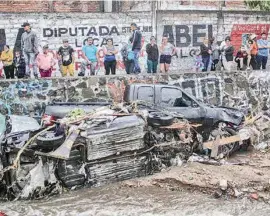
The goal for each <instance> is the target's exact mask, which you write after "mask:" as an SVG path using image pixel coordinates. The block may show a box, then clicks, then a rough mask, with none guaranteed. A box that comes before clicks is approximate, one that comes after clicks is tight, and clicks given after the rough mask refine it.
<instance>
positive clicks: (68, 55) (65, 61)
mask: <svg viewBox="0 0 270 216" xmlns="http://www.w3.org/2000/svg"><path fill="white" fill-rule="evenodd" d="M57 56H58V59H59V60H60V61H61V66H60V67H61V72H62V76H67V74H68V73H69V75H70V76H74V60H75V57H74V49H73V48H72V47H71V46H70V45H69V44H68V39H64V40H63V45H62V46H61V47H60V48H59V49H58V52H57Z"/></svg>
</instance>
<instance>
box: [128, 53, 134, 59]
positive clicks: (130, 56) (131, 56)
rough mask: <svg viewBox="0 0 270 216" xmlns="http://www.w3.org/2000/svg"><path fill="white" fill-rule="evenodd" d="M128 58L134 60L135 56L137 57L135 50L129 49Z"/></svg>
mask: <svg viewBox="0 0 270 216" xmlns="http://www.w3.org/2000/svg"><path fill="white" fill-rule="evenodd" d="M127 58H128V60H134V58H135V54H134V52H133V51H129V52H128V56H127Z"/></svg>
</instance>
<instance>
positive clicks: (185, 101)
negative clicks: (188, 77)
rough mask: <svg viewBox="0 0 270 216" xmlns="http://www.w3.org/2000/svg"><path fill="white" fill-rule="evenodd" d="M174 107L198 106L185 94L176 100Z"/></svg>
mask: <svg viewBox="0 0 270 216" xmlns="http://www.w3.org/2000/svg"><path fill="white" fill-rule="evenodd" d="M174 106H176V107H199V105H198V104H197V103H196V102H195V101H194V100H193V99H192V98H190V97H189V96H187V95H186V94H185V93H183V94H182V97H181V98H177V99H176V101H175V103H174Z"/></svg>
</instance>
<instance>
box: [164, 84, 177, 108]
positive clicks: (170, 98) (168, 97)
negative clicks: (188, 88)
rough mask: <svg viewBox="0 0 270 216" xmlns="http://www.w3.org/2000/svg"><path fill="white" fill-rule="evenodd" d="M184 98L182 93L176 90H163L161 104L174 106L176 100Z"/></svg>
mask: <svg viewBox="0 0 270 216" xmlns="http://www.w3.org/2000/svg"><path fill="white" fill-rule="evenodd" d="M181 97H182V92H181V91H180V90H179V89H175V88H162V89H161V104H162V105H168V106H174V103H175V100H176V99H177V98H181Z"/></svg>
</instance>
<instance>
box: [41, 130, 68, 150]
mask: <svg viewBox="0 0 270 216" xmlns="http://www.w3.org/2000/svg"><path fill="white" fill-rule="evenodd" d="M65 139H66V137H65V134H61V135H59V136H55V132H54V131H45V132H44V133H42V134H40V135H39V136H38V137H37V139H36V143H37V145H38V147H40V148H41V149H44V150H47V149H55V148H58V147H59V146H60V145H62V143H63V142H64V141H65Z"/></svg>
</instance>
